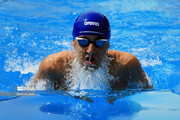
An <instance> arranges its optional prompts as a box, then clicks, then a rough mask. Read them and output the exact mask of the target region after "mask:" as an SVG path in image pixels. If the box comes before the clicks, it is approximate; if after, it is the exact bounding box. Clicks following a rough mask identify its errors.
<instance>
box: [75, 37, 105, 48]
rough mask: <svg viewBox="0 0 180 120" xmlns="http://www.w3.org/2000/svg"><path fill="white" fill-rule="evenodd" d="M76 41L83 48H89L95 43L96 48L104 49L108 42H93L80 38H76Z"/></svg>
mask: <svg viewBox="0 0 180 120" xmlns="http://www.w3.org/2000/svg"><path fill="white" fill-rule="evenodd" d="M75 39H76V40H77V41H78V43H79V45H80V46H81V47H87V46H89V44H90V43H94V45H95V46H96V47H98V48H103V47H104V46H105V44H106V42H107V41H108V40H107V39H98V40H96V41H93V42H92V41H89V40H88V39H87V38H79V37H76V38H75Z"/></svg>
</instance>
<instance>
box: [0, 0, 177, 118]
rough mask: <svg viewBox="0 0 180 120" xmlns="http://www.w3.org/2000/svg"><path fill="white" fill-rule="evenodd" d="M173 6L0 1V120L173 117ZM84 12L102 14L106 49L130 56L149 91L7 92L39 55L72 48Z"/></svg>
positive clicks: (125, 0)
mask: <svg viewBox="0 0 180 120" xmlns="http://www.w3.org/2000/svg"><path fill="white" fill-rule="evenodd" d="M179 6H180V1H179V0H116V1H114V0H98V1H95V0H90V1H82V0H77V1H73V0H61V1H58V0H40V1H36V0H0V78H1V80H0V91H2V92H3V95H2V92H1V93H0V94H1V95H2V96H1V97H0V119H2V120H3V119H105V120H106V119H112V120H116V119H118V120H119V119H128V120H129V119H137V120H140V119H142V120H144V119H167V120H168V119H172V120H179V119H180V102H179V101H180V80H179V79H180V47H178V46H180V8H179ZM85 11H98V12H101V13H103V14H104V15H106V16H107V18H108V19H109V21H110V25H111V31H112V32H111V34H112V37H111V41H110V49H114V50H119V51H126V52H129V53H132V54H134V55H136V56H137V58H138V59H139V60H140V62H141V64H142V67H143V69H144V71H145V72H146V73H147V75H148V76H149V77H150V79H151V80H152V83H153V85H154V89H155V90H154V91H143V92H139V91H136V92H135V94H131V93H132V91H131V92H129V91H122V92H120V93H114V94H112V93H111V94H110V93H108V91H95V90H90V91H89V90H88V91H86V90H85V91H80V93H78V94H84V95H85V96H81V97H79V95H77V96H76V95H75V96H73V95H74V94H73V95H67V93H65V92H63V91H40V92H36V95H35V96H31V95H29V96H16V95H12V94H11V93H12V92H15V91H16V90H17V86H21V85H22V86H24V85H25V84H26V82H27V81H29V80H30V79H31V78H32V77H33V76H34V74H35V73H36V71H37V69H38V66H39V64H40V63H41V61H42V60H43V59H44V58H45V57H47V56H48V55H50V54H52V53H57V52H59V51H63V50H70V49H71V41H72V26H73V23H74V21H75V19H76V18H77V16H79V15H80V14H81V13H83V12H85ZM10 92H11V93H10ZM72 92H73V91H72ZM4 94H6V95H4ZM8 94H11V95H8ZM113 99H115V101H114V102H112V101H113Z"/></svg>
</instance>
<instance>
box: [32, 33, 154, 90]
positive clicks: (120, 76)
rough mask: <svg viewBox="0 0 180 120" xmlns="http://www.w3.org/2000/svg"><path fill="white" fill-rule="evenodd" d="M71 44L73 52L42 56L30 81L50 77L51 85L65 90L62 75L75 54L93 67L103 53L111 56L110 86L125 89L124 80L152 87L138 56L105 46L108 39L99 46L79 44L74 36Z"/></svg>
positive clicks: (80, 60)
mask: <svg viewBox="0 0 180 120" xmlns="http://www.w3.org/2000/svg"><path fill="white" fill-rule="evenodd" d="M79 37H82V38H87V39H88V40H89V41H92V42H94V41H96V40H99V39H101V38H100V37H98V36H92V35H84V36H79ZM72 46H73V48H74V49H75V53H74V52H72V51H62V52H59V53H55V54H52V55H49V56H48V57H47V58H45V59H44V60H43V61H42V63H41V64H40V66H39V69H38V71H37V73H36V75H35V77H34V79H33V82H36V80H37V79H39V80H40V79H48V80H51V81H52V83H53V86H54V89H62V90H67V89H68V88H67V86H66V84H65V81H66V80H65V76H66V75H67V74H68V71H67V68H70V69H71V67H72V66H71V63H72V61H73V60H74V58H75V56H76V57H77V58H78V61H79V63H80V64H81V65H83V66H85V67H86V68H88V67H92V68H94V69H97V68H99V67H100V66H101V62H102V61H103V59H104V57H105V56H107V57H108V58H112V60H111V61H110V65H109V74H111V75H112V76H113V77H114V79H115V80H113V81H110V85H111V88H112V90H122V89H125V88H126V87H127V86H128V82H136V83H141V84H143V88H152V87H153V86H152V85H151V86H150V85H149V83H148V80H147V78H146V74H145V73H144V71H143V69H142V67H141V64H140V62H139V60H138V59H137V58H136V57H135V56H134V55H132V54H130V53H127V52H121V51H116V50H109V47H110V45H109V43H108V42H107V43H106V45H105V46H104V47H103V48H97V47H96V46H95V45H94V43H90V44H89V46H87V47H81V46H80V45H79V43H78V42H77V40H74V41H72ZM75 54H76V55H75ZM134 86H135V85H134ZM134 86H133V85H132V86H131V88H135V87H134ZM141 87H142V86H141Z"/></svg>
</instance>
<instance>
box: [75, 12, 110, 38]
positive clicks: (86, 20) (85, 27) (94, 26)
mask: <svg viewBox="0 0 180 120" xmlns="http://www.w3.org/2000/svg"><path fill="white" fill-rule="evenodd" d="M72 35H73V39H75V37H78V36H80V35H95V36H100V37H102V38H105V39H108V41H109V40H110V37H111V31H110V25H109V21H108V19H107V18H106V17H105V16H104V15H103V14H101V13H98V12H94V11H89V12H85V13H83V14H81V15H80V16H79V17H78V18H77V19H76V21H75V22H74V27H73V33H72Z"/></svg>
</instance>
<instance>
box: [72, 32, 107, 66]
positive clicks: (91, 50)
mask: <svg viewBox="0 0 180 120" xmlns="http://www.w3.org/2000/svg"><path fill="white" fill-rule="evenodd" d="M78 38H86V39H87V40H88V41H90V42H95V41H97V40H100V39H103V38H101V37H98V36H93V35H83V36H78ZM72 46H73V47H74V48H75V52H76V54H77V57H78V60H79V62H80V64H81V65H83V66H86V67H92V68H95V69H97V68H98V67H99V66H100V65H101V62H102V60H103V59H104V57H105V56H106V54H107V51H108V49H109V43H108V42H106V43H105V45H104V47H103V48H98V47H97V46H95V44H94V43H90V44H89V45H88V46H86V47H82V46H80V45H79V43H78V41H77V39H75V40H74V41H72Z"/></svg>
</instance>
